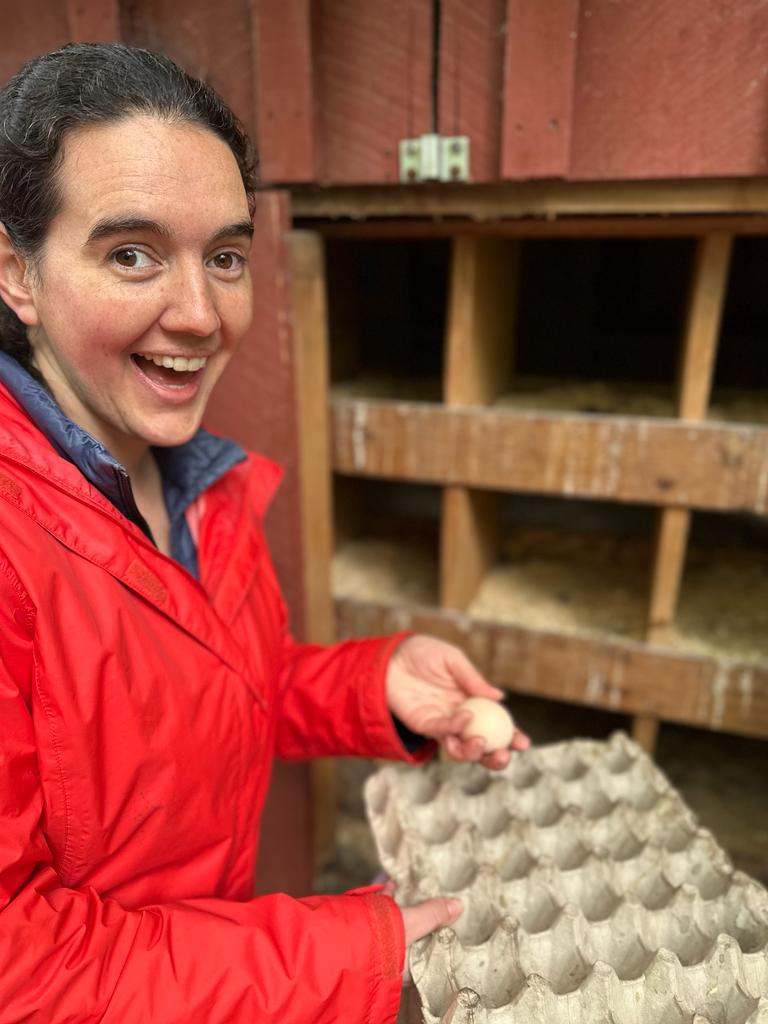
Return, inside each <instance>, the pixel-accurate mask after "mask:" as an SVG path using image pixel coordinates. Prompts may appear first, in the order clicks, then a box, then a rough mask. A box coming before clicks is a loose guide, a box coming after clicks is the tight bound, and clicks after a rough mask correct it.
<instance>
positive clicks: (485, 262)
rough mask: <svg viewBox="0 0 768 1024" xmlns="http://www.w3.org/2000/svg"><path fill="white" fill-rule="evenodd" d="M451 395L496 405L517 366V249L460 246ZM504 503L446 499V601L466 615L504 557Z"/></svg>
mask: <svg viewBox="0 0 768 1024" xmlns="http://www.w3.org/2000/svg"><path fill="white" fill-rule="evenodd" d="M452 257H453V258H452V263H451V281H450V293H449V299H448V318H447V325H446V332H447V338H446V357H445V376H444V382H443V393H444V398H445V402H446V405H447V406H448V407H450V406H451V405H485V404H487V403H489V402H492V401H493V399H494V398H495V397H496V395H497V394H498V392H499V390H500V389H503V387H504V382H505V380H506V379H507V378H508V376H509V374H510V372H511V367H512V350H513V336H512V330H513V324H514V308H515V292H516V287H517V278H518V268H519V258H518V249H517V246H516V245H515V243H509V242H504V241H501V240H498V239H488V238H467V237H464V236H461V235H460V236H458V237H457V238H455V239H454V241H453V254H452ZM499 516H500V505H499V497H498V495H495V494H488V493H483V492H479V491H469V490H467V489H466V488H463V487H448V488H447V489H446V490H445V492H444V494H443V516H442V527H441V535H440V596H441V602H442V604H443V605H444V606H446V607H449V608H466V607H467V606H468V605H469V604H470V602H471V601H472V599H473V598H474V596H475V594H476V593H477V590H478V588H479V586H480V584H481V582H482V580H483V577H484V576H485V574H486V573H487V572H488V570H489V569H490V568H491V566H492V564H493V562H494V561H495V558H496V553H497V547H498V522H499Z"/></svg>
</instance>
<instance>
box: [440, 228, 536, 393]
mask: <svg viewBox="0 0 768 1024" xmlns="http://www.w3.org/2000/svg"><path fill="white" fill-rule="evenodd" d="M518 272H519V250H518V248H517V246H516V245H515V243H514V242H507V241H504V240H502V239H494V238H481V237H467V236H464V235H458V236H456V237H455V238H454V241H453V255H452V263H451V279H450V293H449V300H448V323H447V328H446V358H445V380H444V386H443V389H444V397H445V401H446V403H448V404H449V405H473V404H478V405H484V404H486V403H488V402H492V401H493V399H494V398H496V397H497V395H498V394H499V393H500V391H501V390H503V389H504V386H505V384H506V383H507V381H508V379H509V376H510V372H511V368H512V361H513V333H512V332H513V325H514V314H515V302H516V297H517V284H518Z"/></svg>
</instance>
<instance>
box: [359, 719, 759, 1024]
mask: <svg viewBox="0 0 768 1024" xmlns="http://www.w3.org/2000/svg"><path fill="white" fill-rule="evenodd" d="M365 796H366V804H367V809H368V816H369V820H370V822H371V827H372V829H373V833H374V836H375V839H376V843H377V846H378V850H379V855H380V857H381V862H382V865H383V866H384V868H385V869H386V870H387V871H388V872H389V874H390V875H391V876H392V878H393V879H394V880H395V882H396V883H397V899H398V901H399V902H400V903H402V904H403V905H406V906H407V905H410V904H413V903H416V902H418V901H420V900H423V899H427V898H429V897H431V896H437V895H456V896H459V897H460V898H461V899H462V901H463V903H464V908H465V909H464V913H463V914H462V916H461V918H459V920H458V921H457V922H456V924H455V925H454V927H453V928H444V929H441V930H440V931H438V932H435V933H433V934H432V935H430V936H427V937H426V938H425V939H422V940H421V941H419V942H417V943H414V945H413V947H412V949H411V954H410V961H409V968H410V973H411V977H412V979H413V982H414V984H415V985H416V988H417V990H418V994H419V997H420V1001H421V1012H422V1015H423V1019H424V1021H425V1024H768V891H767V890H766V889H765V888H764V887H763V886H762V885H760V884H759V883H758V882H756V881H754V880H753V879H751V878H749V877H748V876H747V875H745V874H743V873H742V872H739V871H735V870H734V868H733V866H732V864H731V862H730V860H729V858H728V856H727V854H726V853H725V852H724V851H723V850H722V849H721V848H720V846H719V845H718V843H717V841H716V840H715V838H714V836H713V835H712V834H711V833H710V832H708V831H706V830H705V829H702V828H700V827H699V825H698V822H697V820H696V818H695V816H694V815H693V813H692V812H691V811H690V809H689V808H688V807H687V806H686V805H685V803H684V802H683V800H682V798H681V796H680V794H679V793H678V792H677V791H676V790H675V789H673V787H672V786H671V785H670V783H669V782H668V781H667V779H666V778H665V776H664V775H663V774H662V773H661V771H660V770H659V769H658V768H657V767H656V765H655V764H654V763H653V761H652V760H651V759H650V758H649V757H648V756H647V755H646V754H645V753H644V752H643V751H642V750H641V749H640V748H639V747H638V746H637V745H636V744H634V743H633V742H632V741H631V740H630V739H628V737H627V736H626V735H624V734H623V733H616V734H614V735H613V736H612V737H611V738H610V740H608V741H606V742H603V741H594V740H572V741H569V742H567V743H558V744H552V745H550V746H544V747H538V748H533V749H531V750H529V751H526V752H525V753H522V754H516V755H515V756H514V757H513V759H512V762H511V763H510V765H509V767H508V768H507V769H506V770H505V771H503V772H498V773H492V772H488V771H486V770H485V769H483V768H481V767H479V766H477V765H459V764H452V763H449V762H435V763H433V764H431V765H430V766H428V767H426V768H409V767H404V766H388V767H386V768H382V769H381V770H379V771H378V772H377V773H376V774H375V775H373V776H372V777H371V778H370V779H369V780H368V782H367V784H366V792H365Z"/></svg>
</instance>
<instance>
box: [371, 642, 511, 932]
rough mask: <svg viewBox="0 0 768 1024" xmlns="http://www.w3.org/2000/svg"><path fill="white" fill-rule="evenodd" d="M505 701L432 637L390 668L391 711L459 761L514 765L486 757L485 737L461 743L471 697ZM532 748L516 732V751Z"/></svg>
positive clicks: (500, 755) (504, 757)
mask: <svg viewBox="0 0 768 1024" xmlns="http://www.w3.org/2000/svg"><path fill="white" fill-rule="evenodd" d="M502 696H503V691H501V690H498V689H496V687H495V686H491V685H490V683H488V682H486V681H485V679H483V677H482V676H481V675H480V673H479V672H478V671H477V669H476V668H475V667H474V665H473V664H472V662H471V661H470V660H469V658H467V656H466V655H465V654H464V652H463V651H461V650H459V648H458V647H454V646H453V644H447V643H445V641H443V640H436V639H435V638H434V637H430V636H411V637H408V638H407V639H406V640H404V641H403V642H402V643H401V644H400V646H399V647H398V648H397V650H396V651H395V653H394V654H393V656H392V660H391V661H390V663H389V668H388V669H387V704H388V705H389V709H390V711H391V712H392V713H393V714H394V715H396V716H397V717H398V718H399V719H400V721H401V722H403V724H404V725H407V726H408V728H409V729H411V730H412V731H413V732H416V733H419V734H420V735H422V736H428V737H430V739H435V740H437V741H438V742H439V743H441V744H442V746H443V748H444V749H445V752H446V753H447V754H448V756H449V757H450V758H452V759H453V760H454V761H479V762H480V763H481V764H482V765H484V766H485V767H486V768H494V769H501V768H504V767H506V765H507V764H508V763H509V757H510V752H509V750H495V751H493V752H492V753H490V754H485V755H484V754H483V740H482V739H481V738H480V737H478V736H474V737H471V738H470V739H466V740H464V739H462V738H461V732H462V730H463V729H464V727H465V726H466V725H467V723H468V722H469V721H470V720H471V718H472V716H471V714H470V713H469V712H468V711H460V710H459V708H460V706H461V704H462V703H463V702H464V701H465V700H466V699H467V698H468V697H489V698H490V699H491V700H499V699H500V698H501V697H502ZM528 746H530V740H529V739H528V737H527V736H526V735H525V733H524V732H521V731H520V730H519V729H517V728H515V734H514V736H513V738H512V746H511V749H512V750H525V749H526V747H528ZM424 934H426V932H425V933H424Z"/></svg>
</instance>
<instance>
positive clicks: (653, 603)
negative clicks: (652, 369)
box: [633, 232, 733, 747]
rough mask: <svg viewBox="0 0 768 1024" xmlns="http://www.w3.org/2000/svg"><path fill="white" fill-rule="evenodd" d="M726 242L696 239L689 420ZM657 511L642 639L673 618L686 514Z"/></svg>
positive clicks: (705, 382) (724, 278)
mask: <svg viewBox="0 0 768 1024" xmlns="http://www.w3.org/2000/svg"><path fill="white" fill-rule="evenodd" d="M732 242H733V239H732V236H731V235H729V234H726V233H721V232H713V233H712V234H710V235H705V236H704V237H702V238H701V239H699V241H698V242H697V247H696V258H695V260H694V266H693V275H692V280H691V290H690V296H689V301H688V311H687V317H686V324H685V331H684V335H683V345H682V353H681V362H680V375H679V382H678V416H679V417H680V418H681V419H683V420H690V421H694V422H695V421H698V420H702V419H704V418H705V417H706V414H707V406H708V405H709V396H710V392H711V390H712V375H713V373H714V366H715V356H716V353H717V341H718V336H719V333H720V322H721V319H722V313H723V306H724V304H725V295H726V290H727V286H728V271H729V268H730V259H731V248H732ZM658 516H659V518H658V529H657V537H656V551H655V556H654V564H653V576H652V582H651V597H650V604H649V610H648V628H647V639H648V642H649V643H656V644H663V643H664V642H665V640H666V639H667V638H668V637H669V633H670V630H671V629H672V625H673V623H674V620H675V614H676V610H677V602H678V598H679V596H680V587H681V584H682V578H683V570H684V567H685V553H686V547H687V541H688V530H689V527H690V518H691V513H690V511H689V510H688V509H687V508H683V507H673V508H666V509H663V510H662V511H660V512H659V514H658ZM633 731H634V734H635V736H636V738H638V741H639V742H642V740H645V741H646V743H650V744H651V747H652V745H653V742H654V741H655V732H654V730H653V729H651V728H650V727H649V725H648V723H647V722H644V721H643V720H641V719H636V720H635V725H634V730H633ZM643 745H646V744H643Z"/></svg>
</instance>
